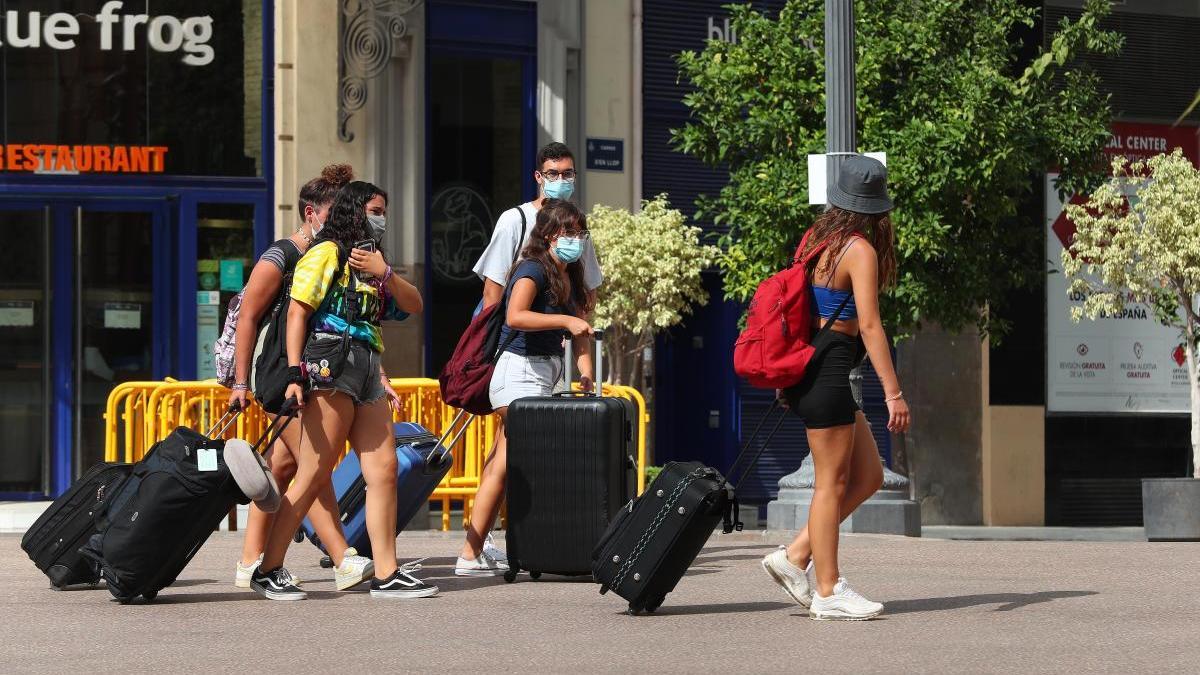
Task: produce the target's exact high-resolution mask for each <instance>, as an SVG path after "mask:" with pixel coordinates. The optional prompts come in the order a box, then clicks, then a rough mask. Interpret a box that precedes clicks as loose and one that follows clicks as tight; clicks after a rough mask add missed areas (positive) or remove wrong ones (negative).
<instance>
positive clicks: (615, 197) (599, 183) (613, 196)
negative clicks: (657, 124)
mask: <svg viewBox="0 0 1200 675" xmlns="http://www.w3.org/2000/svg"><path fill="white" fill-rule="evenodd" d="M638 4H640V3H638ZM634 5H635V3H634V0H584V21H583V45H584V54H583V72H584V77H583V100H584V115H583V117H584V122H583V124H584V129H585V130H586V136H587V137H589V138H620V139H624V141H625V170H624V171H622V172H615V171H584V173H583V179H582V182H583V194H584V202H583V204H582V206H583V207H584V209H590V208H591V207H592V206H593V205H595V204H605V205H607V206H614V207H624V208H628V209H635V208H637V207H638V206H639V198H640V194H639V189H638V186H637V185H635V173H636V172H635V170H634V169H635V167H634V164H635V163H640V162H641V156H640V152H639V149H638V148H637V147H635V140H636V139H635V137H634V124H635V120H634V104H635V99H636V97H638V96H640V95H641V92H640V91H637V92H635V91H634V63H633V58H634V50H635V49H636V48H640V45H639V46H635V45H634V42H633V10H634ZM585 142H586V141H585ZM585 153H586V148H578V149H576V154H577V155H578V164H579V166H581V167H582V166H584V165H585V162H586V159H585Z"/></svg>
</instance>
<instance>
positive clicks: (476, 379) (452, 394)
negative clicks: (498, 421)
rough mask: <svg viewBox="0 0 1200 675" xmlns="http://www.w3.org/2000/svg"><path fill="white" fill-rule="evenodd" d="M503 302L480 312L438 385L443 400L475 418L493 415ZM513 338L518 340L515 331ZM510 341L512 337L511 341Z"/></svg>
mask: <svg viewBox="0 0 1200 675" xmlns="http://www.w3.org/2000/svg"><path fill="white" fill-rule="evenodd" d="M506 306H507V303H505V302H504V301H503V300H502V301H500V302H497V303H496V304H494V305H492V306H490V307H485V308H484V309H483V311H481V312H479V314H477V315H476V316H475V318H474V319H471V323H470V324H468V325H467V330H465V331H463V334H462V337H460V338H459V339H458V344H457V345H455V347H454V353H453V354H452V355H451V356H450V360H449V361H448V362H447V363H446V367H445V368H442V374H441V375H439V376H438V382H440V383H441V385H442V401H444V402H445V403H447V404H448V405H452V406H454V407H455V408H461V409H463V410H466V411H467V412H469V413H471V414H472V415H490V414H492V400H491V396H490V395H489V393H488V387H489V385H490V384H491V382H492V371H494V370H495V369H496V360H497V359H499V358H500V351H501V350H500V348H499V347H500V331H501V329H502V328H504V314H505V312H504V308H505V307H506ZM512 337H516V333H515V332H514V333H513V335H512ZM510 339H511V338H510Z"/></svg>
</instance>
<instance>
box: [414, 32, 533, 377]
mask: <svg viewBox="0 0 1200 675" xmlns="http://www.w3.org/2000/svg"><path fill="white" fill-rule="evenodd" d="M532 64H533V60H532V58H531V57H530V56H528V55H521V54H504V53H497V54H488V53H486V52H479V51H458V50H443V49H434V50H432V52H431V54H430V58H429V72H430V77H429V110H430V115H429V125H430V133H429V141H428V148H427V152H428V154H429V158H430V160H429V162H430V172H429V176H430V180H429V185H430V196H429V237H428V241H429V266H430V268H431V270H432V274H431V281H432V289H431V291H432V293H431V297H432V299H433V302H434V303H435V304H436V306H437V308H438V311H437V312H432V313H429V317H430V319H429V320H430V322H431V329H432V330H431V339H430V340H428V344H429V345H431V349H432V353H431V354H430V366H431V371H430V372H433V373H437V372H440V371H441V369H442V366H443V365H444V364H445V362H446V361H447V360H448V359H449V358H450V354H451V352H452V351H453V349H454V345H455V344H457V342H458V338H459V336H461V335H462V333H463V331H464V330H465V329H466V327H467V323H468V322H470V320H471V313H472V310H473V309H474V308H475V306H476V304H477V303H478V302H479V299H480V297H482V292H483V285H482V283H481V282H480V281H479V278H478V277H476V276H475V273H474V272H473V271H472V270H471V268H472V267H473V266H474V265H475V262H476V261H477V260H478V259H479V256H480V255H481V254H482V253H483V250H484V248H486V247H487V245H488V242H489V241H490V240H491V236H492V229H493V228H494V227H495V225H496V218H498V217H499V216H500V214H501V213H503V212H504V211H505V210H507V209H510V208H512V207H514V206H517V205H518V204H521V203H523V202H526V201H529V200H531V199H533V198H534V197H535V196H536V195H534V194H533V188H532V183H533V178H532V166H533V155H534V153H535V152H536V150H535V149H534V148H533V139H532V134H530V133H528V128H529V121H530V119H532V115H533V111H532V109H531V108H530V106H529V105H528V104H529V102H530V101H531V100H532V97H531V96H530V95H529V94H530V93H531V90H530V83H531V78H530V74H531V73H532ZM529 226H530V227H531V228H532V226H533V223H529Z"/></svg>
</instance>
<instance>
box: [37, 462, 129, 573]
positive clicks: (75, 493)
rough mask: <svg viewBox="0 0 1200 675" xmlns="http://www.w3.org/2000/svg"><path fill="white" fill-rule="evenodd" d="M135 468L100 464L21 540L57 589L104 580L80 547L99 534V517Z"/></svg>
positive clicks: (80, 479)
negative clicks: (97, 524) (97, 525)
mask: <svg viewBox="0 0 1200 675" xmlns="http://www.w3.org/2000/svg"><path fill="white" fill-rule="evenodd" d="M132 467H133V465H132V464H125V463H112V464H110V463H100V464H97V465H95V466H93V467H92V468H90V469H88V470H87V472H86V473H84V474H83V476H81V477H80V478H79V480H77V481H75V484H74V485H72V486H71V487H70V489H68V490H67V491H66V492H64V493H63V494H62V495H60V496H59V498H58V499H55V500H54V503H53V504H51V505H50V507H49V508H47V509H46V510H45V511H44V512H43V513H42V515H41V517H39V518H38V519H37V521H35V522H34V523H33V526H32V527H30V528H29V530H28V531H27V532H25V536H23V537H21V548H23V549H25V552H26V553H28V554H29V559H30V560H32V561H33V564H34V565H37V568H38V569H39V570H41V571H42V572H44V573H45V574H46V576H47V577H49V578H50V585H51V586H53V587H54V588H56V589H61V588H64V587H66V586H72V585H76V584H95V583H97V582H98V581H100V574H99V572H98V571H97V570H96V567H95V565H93V564H92V561H90V560H88V559H87V558H85V557H84V556H83V555H81V554H80V553H79V547H80V546H83V545H84V544H85V543H87V540H88V538H90V537H91V536H92V535H93V534H95V533H96V514H97V513H98V512H99V511H100V510H101V509H103V508H104V506H105V503H106V501H107V500H108V499H110V498H111V497H112V496H113V495H114V494H116V492H117V491H118V490H120V488H121V486H122V485H123V484H124V483H125V480H126V479H127V478H128V477H129V472H130V470H131V469H132Z"/></svg>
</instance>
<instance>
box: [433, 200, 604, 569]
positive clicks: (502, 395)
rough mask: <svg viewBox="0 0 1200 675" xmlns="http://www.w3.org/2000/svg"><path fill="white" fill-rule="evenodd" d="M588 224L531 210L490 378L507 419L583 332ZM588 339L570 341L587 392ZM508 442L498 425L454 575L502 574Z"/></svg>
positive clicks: (554, 205)
mask: <svg viewBox="0 0 1200 675" xmlns="http://www.w3.org/2000/svg"><path fill="white" fill-rule="evenodd" d="M587 237H588V231H587V219H586V218H584V215H583V213H582V212H581V211H580V210H579V208H578V207H576V206H575V205H574V204H571V203H570V202H567V201H563V200H561V199H547V200H546V202H545V204H544V205H543V206H542V209H541V210H540V211H538V214H537V221H536V224H535V225H534V227H533V231H532V232H531V233H530V235H529V243H528V244H527V245H526V246H525V248H524V249H523V250H522V251H521V258H520V259H519V260H518V261H517V263H516V264H515V265H514V266H513V269H512V272H511V273H510V274H509V275H508V286H507V288H505V293H504V298H505V301H506V302H507V305H506V307H505V321H504V329H503V331H502V332H501V334H500V350H501V354H500V359H499V360H498V361H497V362H496V369H495V372H494V373H493V375H492V382H491V387H490V391H489V393H490V395H491V401H492V408H493V409H494V410H495V411H496V412H497V413H498V414H499V415H500V418H501V419H502V420H503V419H506V417H507V414H508V405H509V404H510V403H512V402H513V401H515V400H516V399H518V398H525V397H527V396H549V395H550V394H551V393H552V392H553V389H554V385H555V384H556V383H558V382H559V381H560V380H561V379H562V377H563V338H564V337H565V336H568V335H569V336H571V337H581V336H586V335H590V334H591V332H592V327H591V326H590V325H589V324H588V322H587V321H585V320H584V319H583V318H582V317H585V316H587V315H588V314H589V313H590V312H591V310H592V307H591V295H590V294H589V293H588V291H587V287H586V286H585V285H584V282H583V265H582V264H581V263H580V261H579V259H580V257H581V255H582V254H583V250H584V243H585V241H586V240H587ZM588 344H589V342H588V341H587V340H575V341H574V342H573V345H574V357H575V359H576V361H577V363H578V367H579V372H580V374H581V375H582V377H581V378H580V379H581V380H582V383H583V387H584V389H585V390H590V389H591V387H592V378H593V369H592V356H591V352H590V350H589V349H588ZM507 455H508V453H507V441H506V439H505V436H504V428H503V425H499V428H498V431H497V440H496V449H495V450H494V451H493V452H492V454H491V456H490V457H489V458H488V465H489V466H488V470H485V471H484V472H483V476H482V477H481V479H480V482H479V490H478V491H477V492H476V493H475V506H474V509H473V510H472V512H471V525H470V527H469V528H467V540H466V542H464V543H463V547H462V551H460V553H459V557H458V561H457V563H456V564H455V568H454V573H455V574H457V575H459V576H492V575H498V574H503V573H504V572H505V571H507V570H508V564H507V562H506V561H505V560H504V559H503V558H501V557H499V556H496V555H494V554H492V553H491V551H490V550H489V547H487V546H486V544H487V535H488V532H489V531H490V530H491V526H492V523H493V522H494V521H495V520H496V514H497V513H498V512H499V510H500V501H501V499H502V498H503V496H504V481H505V476H506V474H507Z"/></svg>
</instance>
